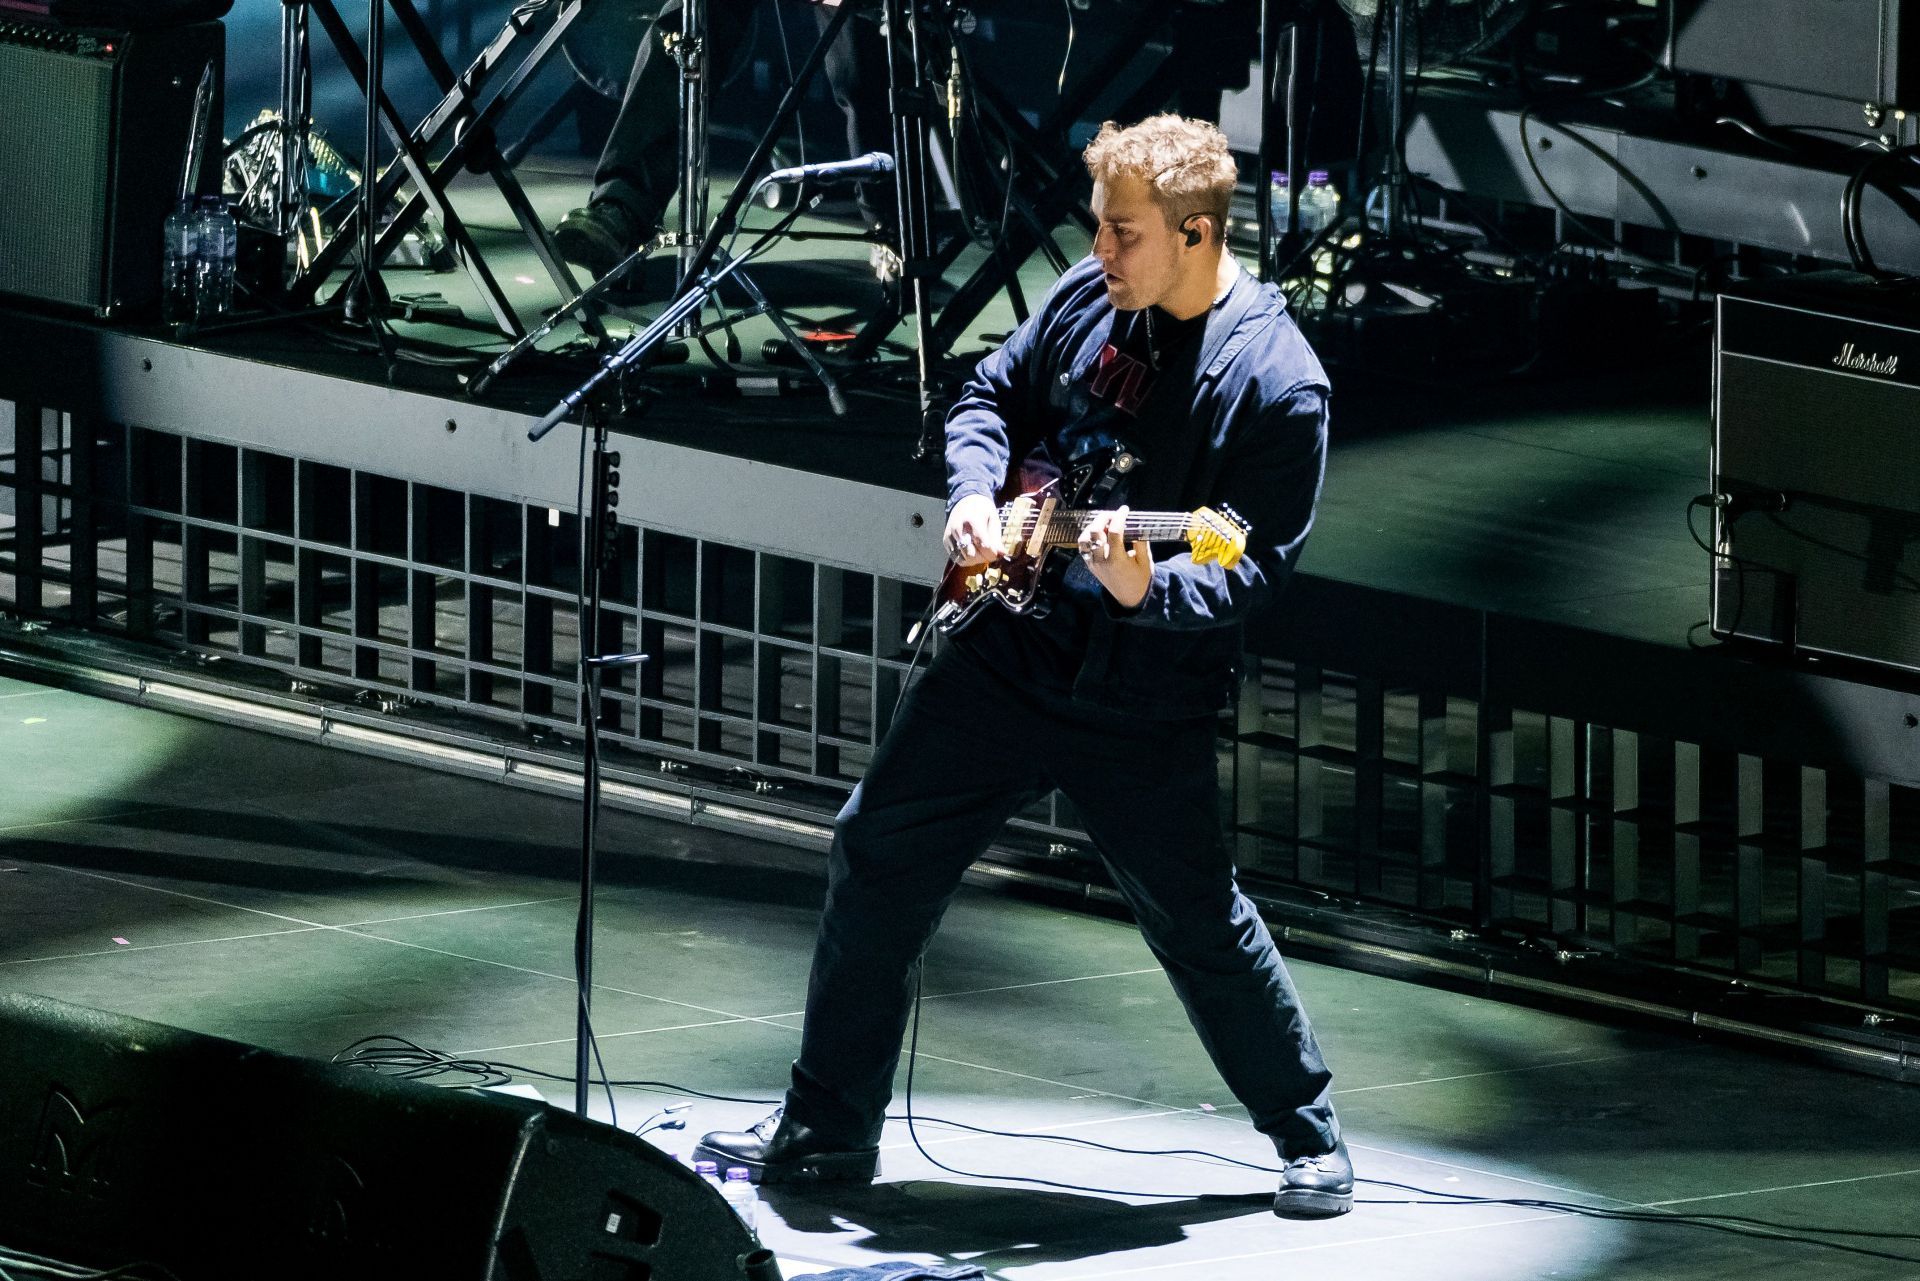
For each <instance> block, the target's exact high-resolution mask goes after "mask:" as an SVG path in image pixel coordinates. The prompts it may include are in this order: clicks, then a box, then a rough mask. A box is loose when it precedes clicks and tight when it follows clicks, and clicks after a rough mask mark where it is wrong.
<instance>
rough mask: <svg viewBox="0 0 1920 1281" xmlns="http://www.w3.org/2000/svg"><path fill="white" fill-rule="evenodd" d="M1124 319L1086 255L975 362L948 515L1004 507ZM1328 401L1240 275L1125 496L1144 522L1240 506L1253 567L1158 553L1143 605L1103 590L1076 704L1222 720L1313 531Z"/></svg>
mask: <svg viewBox="0 0 1920 1281" xmlns="http://www.w3.org/2000/svg"><path fill="white" fill-rule="evenodd" d="M1115 315H1116V309H1115V308H1114V306H1113V304H1112V303H1111V302H1109V301H1108V299H1107V290H1106V284H1105V280H1104V277H1103V275H1102V273H1101V270H1100V264H1099V262H1098V261H1097V260H1096V259H1094V258H1091V257H1089V258H1087V259H1085V260H1083V261H1082V262H1079V263H1077V264H1075V265H1074V266H1073V267H1071V268H1069V269H1068V271H1067V273H1066V274H1065V275H1064V276H1062V277H1061V278H1060V280H1059V283H1058V284H1056V285H1055V286H1054V288H1053V290H1052V292H1051V293H1049V294H1048V295H1047V298H1046V301H1045V302H1044V303H1042V304H1041V306H1040V308H1039V309H1038V310H1037V311H1035V312H1034V313H1033V315H1032V316H1030V317H1029V318H1028V319H1027V322H1026V323H1025V324H1023V325H1021V326H1020V328H1019V329H1017V330H1016V331H1015V332H1014V334H1013V335H1012V337H1010V338H1008V340H1007V342H1006V344H1005V345H1004V346H1002V347H1001V348H1000V349H999V350H997V351H995V352H993V353H992V354H991V355H989V356H987V358H986V359H984V360H982V361H981V362H980V364H979V366H978V367H977V368H976V369H975V371H974V376H973V378H972V380H971V381H969V382H968V383H967V385H966V387H965V388H964V389H963V390H962V391H961V394H960V399H959V400H958V401H957V402H956V403H955V405H954V407H953V409H952V411H951V412H950V413H949V414H948V415H947V427H946V431H947V445H946V459H947V505H948V508H949V509H951V508H952V505H953V504H954V503H956V502H958V501H959V500H960V499H961V498H963V497H965V496H966V495H968V494H986V495H988V496H989V497H991V496H994V495H996V494H998V492H999V490H1000V488H1001V485H1002V484H1003V483H1004V481H1005V479H1006V476H1007V469H1008V466H1009V463H1010V462H1011V461H1013V460H1018V459H1022V458H1025V457H1026V456H1027V454H1028V453H1029V452H1030V451H1031V450H1032V448H1033V446H1034V445H1035V443H1037V442H1038V441H1040V440H1041V439H1043V438H1045V436H1046V435H1047V434H1048V433H1049V431H1050V429H1051V428H1052V426H1053V425H1055V424H1057V423H1058V422H1059V421H1061V420H1062V419H1063V418H1064V417H1065V416H1067V415H1068V414H1069V412H1070V409H1071V407H1072V406H1073V405H1074V404H1075V398H1076V397H1084V396H1086V395H1087V394H1088V392H1087V382H1088V379H1089V377H1090V375H1091V373H1092V372H1093V370H1094V368H1095V366H1096V361H1097V358H1098V357H1099V354H1100V350H1101V348H1102V347H1103V346H1104V345H1105V344H1106V343H1107V341H1108V338H1109V336H1110V333H1111V331H1112V328H1113V321H1114V316H1115ZM1328 390H1329V389H1328V384H1327V375H1326V372H1325V371H1324V370H1323V369H1322V368H1321V367H1320V362H1319V360H1318V359H1317V358H1315V356H1314V354H1313V350H1312V349H1311V348H1310V347H1308V345H1307V341H1306V339H1305V338H1304V337H1303V336H1302V335H1301V333H1300V330H1299V328H1298V326H1296V325H1295V324H1294V323H1293V319H1292V317H1290V316H1288V315H1287V312H1286V302H1285V299H1284V298H1283V297H1282V296H1281V294H1280V291H1279V290H1278V289H1276V288H1275V287H1274V286H1272V285H1262V284H1259V283H1258V282H1256V281H1255V280H1254V279H1253V277H1251V276H1249V275H1247V274H1246V273H1244V272H1242V273H1241V274H1240V276H1239V279H1238V280H1237V281H1236V282H1235V283H1234V285H1233V287H1232V288H1231V289H1229V290H1228V292H1227V295H1226V297H1225V298H1224V299H1222V300H1221V301H1220V302H1218V303H1216V304H1215V306H1214V308H1213V310H1212V312H1210V313H1209V315H1208V318H1207V321H1206V325H1205V328H1204V330H1203V331H1202V334H1201V336H1200V339H1199V341H1198V342H1197V343H1191V344H1189V345H1188V348H1187V350H1186V351H1185V352H1184V353H1183V355H1182V357H1181V358H1180V359H1177V360H1175V361H1174V362H1173V363H1172V365H1170V367H1169V368H1168V369H1167V370H1165V371H1163V373H1162V374H1161V376H1160V378H1159V380H1158V381H1157V382H1156V383H1155V384H1154V386H1153V389H1152V390H1151V391H1150V392H1149V393H1148V395H1147V397H1146V400H1145V402H1144V403H1143V404H1142V405H1141V407H1140V409H1139V413H1138V415H1137V418H1138V421H1141V422H1143V423H1148V424H1152V432H1153V435H1154V437H1155V439H1156V441H1157V442H1158V443H1157V444H1156V445H1155V447H1154V448H1152V449H1151V450H1148V451H1145V452H1144V453H1143V455H1142V458H1143V463H1142V467H1141V469H1140V471H1139V472H1138V473H1137V474H1136V475H1135V476H1133V477H1131V478H1130V479H1129V486H1130V492H1131V500H1132V506H1133V507H1134V508H1136V509H1139V510H1157V511H1190V510H1192V509H1194V508H1197V507H1202V506H1210V507H1216V508H1217V507H1220V506H1223V505H1224V506H1230V507H1232V508H1234V510H1236V511H1237V512H1238V513H1239V514H1240V516H1241V517H1242V518H1243V519H1244V520H1245V521H1246V522H1247V524H1248V526H1249V529H1250V533H1249V537H1248V543H1247V552H1246V555H1244V556H1242V557H1241V559H1240V562H1239V564H1237V565H1236V566H1235V567H1234V568H1233V569H1231V570H1225V569H1222V568H1221V567H1220V566H1219V565H1218V564H1210V565H1195V564H1194V563H1193V558H1192V556H1191V555H1189V554H1188V553H1186V552H1184V551H1183V552H1181V553H1180V554H1179V555H1175V556H1165V555H1164V553H1165V551H1166V549H1165V548H1164V547H1161V548H1156V549H1155V563H1154V567H1153V581H1152V584H1151V585H1150V586H1149V587H1148V589H1147V595H1146V599H1144V600H1143V601H1141V603H1140V606H1139V608H1137V609H1133V610H1126V609H1123V608H1121V607H1120V605H1119V604H1118V603H1117V602H1115V601H1114V600H1113V598H1112V597H1111V596H1106V595H1105V594H1104V593H1103V594H1102V597H1101V599H1102V600H1104V601H1105V603H1106V608H1105V609H1104V610H1103V611H1101V612H1099V613H1097V614H1096V615H1095V617H1094V620H1093V626H1092V629H1091V633H1090V635H1089V637H1088V644H1087V653H1086V656H1085V658H1084V660H1083V662H1082V664H1081V669H1080V674H1079V676H1078V678H1077V679H1076V681H1075V683H1074V688H1073V695H1074V698H1075V699H1076V700H1077V701H1082V702H1087V703H1091V704H1094V705H1096V706H1101V707H1106V708H1110V709H1112V710H1115V711H1122V712H1130V713H1133V714H1136V715H1141V716H1147V717H1153V718H1156V719H1169V718H1177V717H1187V716H1204V715H1211V714H1212V713H1214V712H1216V711H1218V710H1219V708H1220V707H1221V706H1222V704H1223V703H1224V702H1225V701H1226V700H1227V699H1228V698H1229V697H1230V696H1231V695H1232V692H1233V691H1234V689H1235V687H1236V686H1235V681H1236V679H1237V674H1238V668H1239V663H1240V656H1241V650H1242V648H1243V645H1242V639H1241V632H1242V623H1243V621H1244V620H1245V619H1246V618H1247V617H1248V615H1250V614H1251V613H1252V612H1253V611H1254V610H1256V609H1259V608H1261V607H1262V606H1263V605H1265V604H1267V603H1268V602H1269V601H1271V600H1273V599H1274V597H1275V596H1276V595H1277V594H1278V592H1279V590H1280V588H1281V587H1282V586H1283V585H1284V584H1285V583H1286V580H1287V575H1288V574H1289V573H1291V572H1292V570H1293V567H1294V565H1295V564H1296V563H1297V562H1298V561H1299V559H1300V549H1301V547H1302V546H1303V545H1304V543H1305V542H1306V537H1307V531H1308V529H1310V528H1311V527H1312V525H1313V509H1314V503H1315V501H1316V500H1317V499H1318V497H1319V494H1320V482H1321V477H1322V475H1323V473H1324V471H1325V466H1326V451H1327V397H1328ZM1080 403H1084V401H1082V402H1080ZM1182 425H1184V430H1179V428H1180V427H1181V426H1182ZM1169 428H1174V429H1175V430H1168V429H1169ZM1074 570H1076V571H1078V572H1081V573H1085V572H1087V571H1086V570H1085V569H1084V567H1081V566H1079V565H1075V566H1074Z"/></svg>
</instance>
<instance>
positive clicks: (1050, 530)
mask: <svg viewBox="0 0 1920 1281" xmlns="http://www.w3.org/2000/svg"><path fill="white" fill-rule="evenodd" d="M1107 514H1108V513H1106V512H1104V511H1093V510H1088V509H1084V508H1082V509H1071V510H1065V511H1063V510H1061V509H1059V508H1055V509H1054V511H1053V512H1052V514H1050V515H1049V516H1048V517H1047V527H1046V531H1045V532H1044V533H1043V534H1042V536H1041V543H1042V545H1043V546H1046V547H1071V546H1073V545H1074V544H1075V543H1077V542H1079V541H1080V535H1081V534H1082V533H1083V532H1085V530H1086V528H1087V526H1088V525H1090V524H1091V523H1093V521H1094V520H1095V519H1096V518H1098V517H1103V516H1106V515H1107ZM1039 517H1040V510H1039V509H1038V508H1036V509H1035V510H1034V511H1032V512H1030V513H1028V515H1027V518H1026V520H1025V522H1024V523H1023V526H1022V528H1020V529H1019V530H1009V531H1008V533H1009V535H1010V536H1012V537H1016V538H1019V539H1020V540H1022V541H1027V540H1031V539H1032V537H1033V528H1034V522H1035V521H1036V520H1038V519H1039ZM1192 524H1193V516H1192V515H1191V514H1190V513H1188V512H1128V513H1127V518H1126V521H1125V523H1124V524H1123V525H1122V528H1123V529H1124V530H1125V532H1126V537H1127V538H1128V539H1129V540H1133V539H1139V538H1144V539H1146V540H1147V541H1148V542H1150V543H1170V542H1178V541H1180V540H1182V539H1184V538H1186V536H1187V530H1188V529H1189V528H1190V527H1191V526H1192Z"/></svg>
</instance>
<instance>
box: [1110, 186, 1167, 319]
mask: <svg viewBox="0 0 1920 1281" xmlns="http://www.w3.org/2000/svg"><path fill="white" fill-rule="evenodd" d="M1093 214H1094V217H1096V218H1098V219H1099V220H1100V227H1099V230H1098V231H1096V232H1095V233H1094V237H1093V256H1094V257H1096V258H1098V259H1099V260H1100V266H1101V268H1102V270H1104V271H1105V272H1106V280H1107V298H1108V299H1109V300H1110V301H1111V302H1112V303H1113V305H1114V306H1115V307H1118V308H1119V309H1120V310H1121V311H1139V310H1140V309H1141V308H1143V307H1151V306H1153V305H1154V304H1155V303H1157V302H1160V301H1161V300H1162V299H1164V298H1166V296H1167V295H1168V294H1169V293H1171V292H1172V291H1173V288H1174V286H1175V284H1176V283H1178V281H1179V278H1180V271H1181V267H1182V263H1183V258H1182V255H1181V253H1180V250H1181V249H1182V248H1184V244H1183V240H1182V237H1181V235H1180V233H1179V232H1178V231H1176V230H1175V229H1174V228H1172V227H1169V226H1168V225H1167V216H1166V213H1165V211H1164V210H1162V209H1161V207H1160V206H1159V205H1158V204H1156V203H1155V202H1154V199H1153V189H1152V188H1151V187H1150V186H1148V184H1147V181H1146V180H1145V179H1144V178H1137V177H1133V176H1131V175H1125V174H1123V175H1121V176H1119V177H1116V178H1114V179H1113V181H1112V182H1111V183H1108V182H1096V183H1094V184H1093Z"/></svg>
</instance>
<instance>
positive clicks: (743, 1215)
mask: <svg viewBox="0 0 1920 1281" xmlns="http://www.w3.org/2000/svg"><path fill="white" fill-rule="evenodd" d="M720 1195H721V1196H723V1197H725V1198H726V1199H727V1204H728V1205H729V1206H731V1207H732V1209H733V1212H734V1213H735V1214H737V1215H739V1216H740V1222H742V1223H744V1224H746V1225H747V1231H749V1232H752V1231H755V1220H757V1219H758V1218H759V1217H760V1193H759V1192H758V1191H756V1190H755V1189H754V1186H753V1180H752V1179H751V1178H749V1177H748V1175H747V1172H746V1171H745V1170H743V1169H741V1168H740V1167H739V1166H737V1165H736V1166H734V1167H733V1168H732V1169H730V1170H728V1171H727V1181H726V1182H725V1183H723V1184H721V1185H720Z"/></svg>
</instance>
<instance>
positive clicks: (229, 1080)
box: [0, 994, 779, 1281]
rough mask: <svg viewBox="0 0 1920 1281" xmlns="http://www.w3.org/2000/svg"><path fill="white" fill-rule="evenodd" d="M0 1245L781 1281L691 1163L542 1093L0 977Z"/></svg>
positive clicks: (272, 1266)
mask: <svg viewBox="0 0 1920 1281" xmlns="http://www.w3.org/2000/svg"><path fill="white" fill-rule="evenodd" d="M0 1246H6V1247H9V1248H11V1249H15V1250H26V1251H31V1252H33V1253H36V1254H40V1255H45V1256H50V1257H53V1258H56V1259H60V1260H62V1261H64V1262H71V1263H76V1264H80V1265H83V1266H85V1267H89V1268H110V1267H116V1266H119V1265H122V1264H128V1263H137V1262H148V1263H157V1264H160V1265H161V1266H163V1267H165V1268H166V1269H167V1270H168V1271H169V1272H171V1273H172V1274H173V1275H174V1276H175V1277H178V1278H179V1281H258V1278H260V1277H269V1276H270V1277H274V1278H277V1279H278V1281H322V1279H323V1278H325V1279H328V1281H334V1279H337V1278H340V1277H353V1278H355V1281H422V1279H423V1278H432V1279H433V1281H778V1276H779V1273H778V1270H777V1267H776V1265H774V1263H773V1261H772V1256H771V1255H770V1254H768V1253H767V1252H766V1251H764V1250H760V1249H758V1247H757V1244H756V1243H755V1242H754V1240H753V1238H752V1236H751V1234H750V1233H749V1232H748V1231H747V1230H746V1228H745V1226H744V1225H742V1224H741V1222H740V1221H739V1219H738V1218H737V1217H735V1215H734V1214H733V1212H732V1210H731V1209H730V1208H729V1207H728V1206H727V1204H726V1203H725V1201H723V1200H722V1199H721V1197H720V1196H719V1194H718V1193H717V1192H715V1191H714V1189H713V1188H711V1187H710V1186H709V1185H707V1184H706V1183H704V1182H703V1181H702V1180H701V1179H699V1178H698V1177H697V1176H696V1175H694V1174H693V1172H692V1171H690V1170H687V1169H686V1168H684V1167H683V1166H681V1165H680V1164H678V1163H677V1162H675V1161H673V1160H672V1159H670V1158H668V1157H667V1156H665V1155H664V1154H662V1153H660V1152H659V1151H657V1150H656V1149H654V1148H653V1147H652V1146H651V1145H649V1144H648V1143H646V1142H645V1141H644V1140H642V1139H638V1138H634V1137H632V1136H631V1135H628V1134H626V1133H624V1132H622V1131H620V1130H616V1129H614V1128H612V1127H611V1126H607V1125H602V1124H599V1123H598V1122H593V1121H585V1120H581V1119H580V1118H578V1117H575V1116H574V1115H573V1114H571V1113H568V1112H562V1111H559V1110H556V1109H553V1108H550V1107H548V1106H547V1105H545V1104H543V1103H538V1102H534V1101H531V1100H527V1099H520V1098H514V1097H509V1096H505V1095H501V1094H496V1093H486V1092H475V1091H467V1090H453V1089H446V1088H440V1087H435V1086H430V1085H426V1084H423V1083H420V1082H415V1081H404V1080H398V1079H395V1078H392V1077H387V1076H380V1075H377V1074H375V1073H372V1072H369V1071H364V1070H358V1069H351V1068H345V1067H338V1066H334V1065H332V1064H328V1063H323V1062H317V1061H312V1060H307V1059H302V1058H296V1057H294V1056H291V1055H286V1054H278V1053H274V1052H272V1051H268V1050H263V1049H258V1048H255V1047H253V1046H248V1045H243V1044H240V1043H237V1042H234V1041H227V1040H221V1039H219V1038H216V1037H210V1036H203V1035H200V1034H198V1033H194V1032H187V1031H183V1030H181V1029H178V1028H173V1027H167V1026H163V1025H161V1024H157V1023H148V1022H145V1021H142V1020H139V1019H132V1018H127V1017H124V1016H121V1015H117V1014H108V1013H103V1012H101V1011H98V1010H90V1009H84V1008H81V1007H79V1006H73V1005H67V1004H64V1003H62V1002H58V1001H53V1000H49V999H46V998H42V997H35V996H26V995H19V994H8V995H0Z"/></svg>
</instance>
